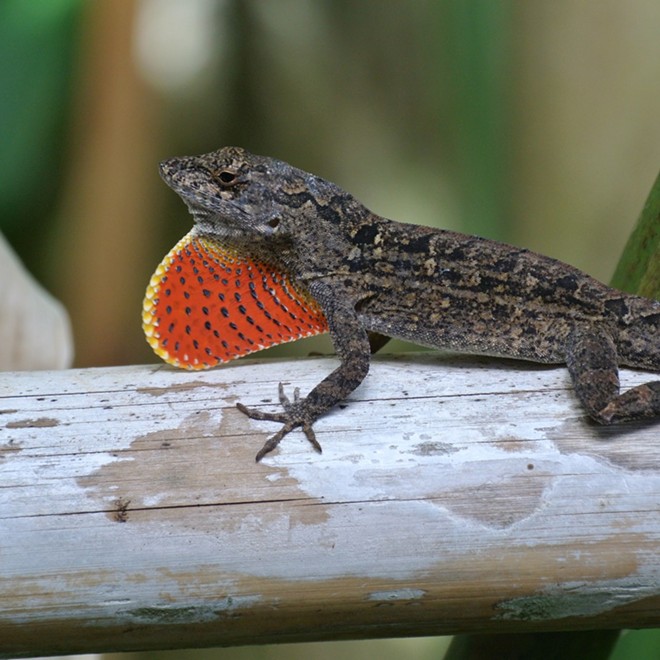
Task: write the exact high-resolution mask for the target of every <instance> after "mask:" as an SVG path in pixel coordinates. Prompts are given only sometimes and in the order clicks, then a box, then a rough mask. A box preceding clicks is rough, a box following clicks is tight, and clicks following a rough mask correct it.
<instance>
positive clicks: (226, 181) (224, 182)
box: [216, 170, 238, 188]
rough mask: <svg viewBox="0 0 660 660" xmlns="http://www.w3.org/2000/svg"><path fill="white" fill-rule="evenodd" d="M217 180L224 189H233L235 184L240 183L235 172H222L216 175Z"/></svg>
mask: <svg viewBox="0 0 660 660" xmlns="http://www.w3.org/2000/svg"><path fill="white" fill-rule="evenodd" d="M216 179H217V180H218V181H219V182H220V185H221V186H223V187H224V188H231V187H232V186H233V185H234V184H235V183H237V182H238V177H237V176H236V172H234V171H233V170H220V172H218V173H217V174H216Z"/></svg>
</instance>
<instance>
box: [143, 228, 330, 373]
mask: <svg viewBox="0 0 660 660" xmlns="http://www.w3.org/2000/svg"><path fill="white" fill-rule="evenodd" d="M142 328H143V329H144V333H145V335H146V337H147V341H148V342H149V345H150V346H151V348H153V349H154V351H155V353H156V354H157V355H158V356H159V357H161V358H162V359H163V360H165V362H168V363H169V364H172V365H174V366H175V367H181V368H184V369H208V368H210V367H214V366H216V365H218V364H220V363H222V362H228V361H230V360H234V359H236V358H239V357H241V356H243V355H247V354H248V353H253V352H255V351H260V350H262V349H264V348H268V347H270V346H276V345H277V344H284V343H286V342H289V341H295V340H296V339H302V338H303V337H309V336H312V335H318V334H321V333H324V332H327V331H328V324H327V321H326V319H325V316H324V315H323V312H322V311H321V309H320V308H319V306H318V304H317V303H316V302H315V301H314V300H313V299H312V298H310V297H309V295H307V294H306V293H303V292H301V291H299V290H298V289H297V288H296V287H295V285H294V284H293V283H292V282H291V279H290V278H289V276H288V275H286V274H285V273H281V272H278V271H277V270H275V269H274V268H273V267H272V266H270V265H269V264H267V263H264V262H262V261H258V260H256V259H254V258H252V257H251V256H250V255H245V254H240V253H239V252H237V250H236V249H235V248H234V247H232V246H228V245H225V244H223V243H221V242H219V241H217V240H214V239H211V238H204V237H200V236H196V235H195V233H194V230H193V231H192V232H190V233H189V234H188V235H186V236H184V238H182V239H181V240H180V241H179V242H178V243H177V244H176V245H175V246H174V247H173V248H172V250H170V252H169V254H168V255H167V256H166V257H165V258H164V259H163V261H162V262H161V263H160V265H159V266H158V268H157V269H156V272H155V273H154V274H153V275H152V276H151V280H150V282H149V286H148V287H147V292H146V295H145V298H144V303H143V306H142Z"/></svg>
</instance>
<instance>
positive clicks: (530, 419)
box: [0, 354, 660, 657]
mask: <svg viewBox="0 0 660 660" xmlns="http://www.w3.org/2000/svg"><path fill="white" fill-rule="evenodd" d="M335 365H336V361H335V360H333V359H328V358H319V359H305V360H297V361H276V360H261V361H257V360H251V361H244V362H239V363H235V364H232V365H231V366H228V367H225V368H220V369H216V370H213V371H208V372H202V373H188V372H181V371H175V370H173V369H171V368H169V367H165V366H138V367H120V368H112V369H87V370H69V371H61V372H26V373H11V374H10V373H7V374H0V655H1V656H2V657H18V656H21V655H25V656H27V655H46V654H54V653H80V652H92V651H104V650H105V651H109V650H114V651H119V650H128V649H163V648H173V647H193V646H200V647H201V646H212V645H233V644H256V643H266V642H291V641H310V640H319V639H345V638H364V637H386V636H400V635H417V634H424V635H426V634H451V633H470V632H506V631H517V632H531V631H540V630H572V629H593V628H621V627H643V626H660V552H658V550H659V548H660V442H658V440H659V439H660V429H659V427H658V425H657V424H656V425H653V424H646V425H643V424H630V425H628V426H625V427H621V428H613V427H608V428H599V427H597V426H595V425H594V424H592V423H591V422H589V421H587V420H586V419H585V418H584V415H583V413H582V411H581V410H580V408H579V406H578V404H577V402H576V400H575V399H574V397H573V394H572V391H571V389H570V382H569V377H568V374H567V372H566V371H565V369H562V368H547V367H538V366H536V365H527V364H525V363H520V362H508V361H504V360H487V359H480V358H457V357H447V356H440V355H437V354H423V355H406V356H397V357H391V356H384V357H377V358H375V360H374V363H373V366H372V369H371V373H370V376H369V377H368V378H367V380H366V381H365V383H364V384H363V385H362V386H361V387H360V388H358V390H356V392H355V393H354V394H353V395H352V396H351V398H350V400H349V401H348V402H347V403H346V404H345V405H343V406H341V408H338V409H337V410H335V411H333V412H332V413H330V414H328V415H326V416H325V417H323V418H322V419H321V420H319V422H318V423H317V424H316V427H315V428H316V432H317V437H318V439H319V441H320V442H321V444H322V446H323V450H324V451H323V454H322V455H319V454H316V453H315V452H314V451H313V450H312V449H311V447H310V445H309V444H308V443H307V441H306V440H305V438H304V436H303V435H302V433H298V432H296V433H293V434H291V435H290V436H288V437H287V438H285V440H284V441H283V443H282V444H281V445H280V447H279V448H278V450H276V452H275V453H274V454H271V455H268V456H267V457H266V458H265V459H264V461H263V462H262V463H260V464H255V463H254V455H255V453H256V451H257V450H258V449H259V448H260V447H261V445H262V443H263V441H264V440H265V438H266V437H267V435H268V434H269V433H271V432H273V431H274V430H275V425H273V424H269V423H266V422H254V421H251V420H248V419H247V418H245V417H244V416H242V415H241V414H240V413H239V412H238V411H237V410H236V408H235V402H236V401H242V402H244V403H245V404H247V405H253V406H254V405H263V406H267V407H269V409H271V408H272V407H273V406H274V405H275V403H274V402H275V399H276V392H277V383H278V382H279V381H280V380H282V381H283V382H285V383H291V384H295V385H298V386H300V387H301V390H302V391H303V392H305V391H306V390H308V389H310V388H311V387H312V386H313V385H314V384H315V383H317V382H318V381H319V379H320V378H321V377H322V376H323V375H325V374H327V373H328V372H329V371H330V370H331V369H332V368H333V367H334V366H335ZM648 379H649V377H648V374H644V373H641V372H633V371H625V372H623V374H622V382H623V384H624V386H626V387H628V386H631V385H635V384H638V383H641V382H644V381H645V380H648Z"/></svg>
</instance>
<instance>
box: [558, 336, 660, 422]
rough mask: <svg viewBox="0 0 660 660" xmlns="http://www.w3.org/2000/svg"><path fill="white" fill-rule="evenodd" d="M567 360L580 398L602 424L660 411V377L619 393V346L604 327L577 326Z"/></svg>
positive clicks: (570, 340)
mask: <svg viewBox="0 0 660 660" xmlns="http://www.w3.org/2000/svg"><path fill="white" fill-rule="evenodd" d="M566 364H567V366H568V371H569V373H570V374H571V378H572V380H573V386H574V387H575V393H576V394H577V397H578V399H580V402H581V403H582V405H583V406H584V407H585V408H586V410H587V412H588V413H589V415H590V416H591V417H592V418H593V419H595V420H596V421H597V422H599V423H600V424H617V423H619V422H627V421H630V420H634V419H642V418H649V417H656V416H658V415H660V381H658V380H656V381H651V382H649V383H644V384H643V385H638V386H637V387H632V388H631V389H629V390H627V391H626V392H624V393H623V394H619V371H618V365H617V351H616V346H615V344H614V340H613V339H612V336H611V335H610V334H609V333H608V332H606V331H605V330H604V329H602V328H600V327H595V328H591V327H589V328H585V327H577V328H575V329H574V330H573V331H572V332H571V334H570V335H569V338H568V343H567V346H566Z"/></svg>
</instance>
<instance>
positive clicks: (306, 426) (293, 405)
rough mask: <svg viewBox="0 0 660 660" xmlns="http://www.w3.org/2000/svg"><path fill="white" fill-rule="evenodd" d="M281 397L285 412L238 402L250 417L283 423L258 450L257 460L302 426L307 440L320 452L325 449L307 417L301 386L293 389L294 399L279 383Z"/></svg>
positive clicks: (244, 412)
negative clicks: (322, 447)
mask: <svg viewBox="0 0 660 660" xmlns="http://www.w3.org/2000/svg"><path fill="white" fill-rule="evenodd" d="M279 399H280V404H281V405H282V407H283V408H284V412H273V413H271V412H264V411H262V410H257V409H255V408H248V407H247V406H245V405H243V404H242V403H237V404H236V407H237V408H238V409H239V410H240V411H241V412H242V413H243V414H244V415H247V416H248V417H249V418H250V419H256V420H260V421H269V422H279V423H280V424H282V428H281V429H280V430H279V431H278V432H277V433H275V434H274V435H271V436H270V438H268V440H266V442H265V443H264V446H263V447H262V448H261V449H260V450H259V451H258V452H257V455H256V457H255V461H256V462H257V463H258V462H259V461H260V460H261V459H262V458H263V457H264V456H265V455H266V454H268V453H269V452H271V451H273V449H275V447H277V445H279V444H280V442H281V440H282V438H284V436H285V435H287V433H289V432H290V431H293V429H295V428H297V427H299V426H300V427H301V429H302V431H303V433H304V434H305V436H306V438H307V440H309V442H310V443H311V445H312V447H314V449H316V451H318V452H319V454H320V453H321V452H322V451H323V450H322V449H321V445H320V444H319V442H318V440H317V439H316V434H315V433H314V429H313V428H312V421H309V420H308V419H307V415H305V407H304V403H305V399H303V398H301V397H300V388H298V387H296V388H295V389H294V390H293V401H291V400H290V399H289V397H288V396H287V395H286V394H285V393H284V386H283V385H282V383H280V385H279Z"/></svg>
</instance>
